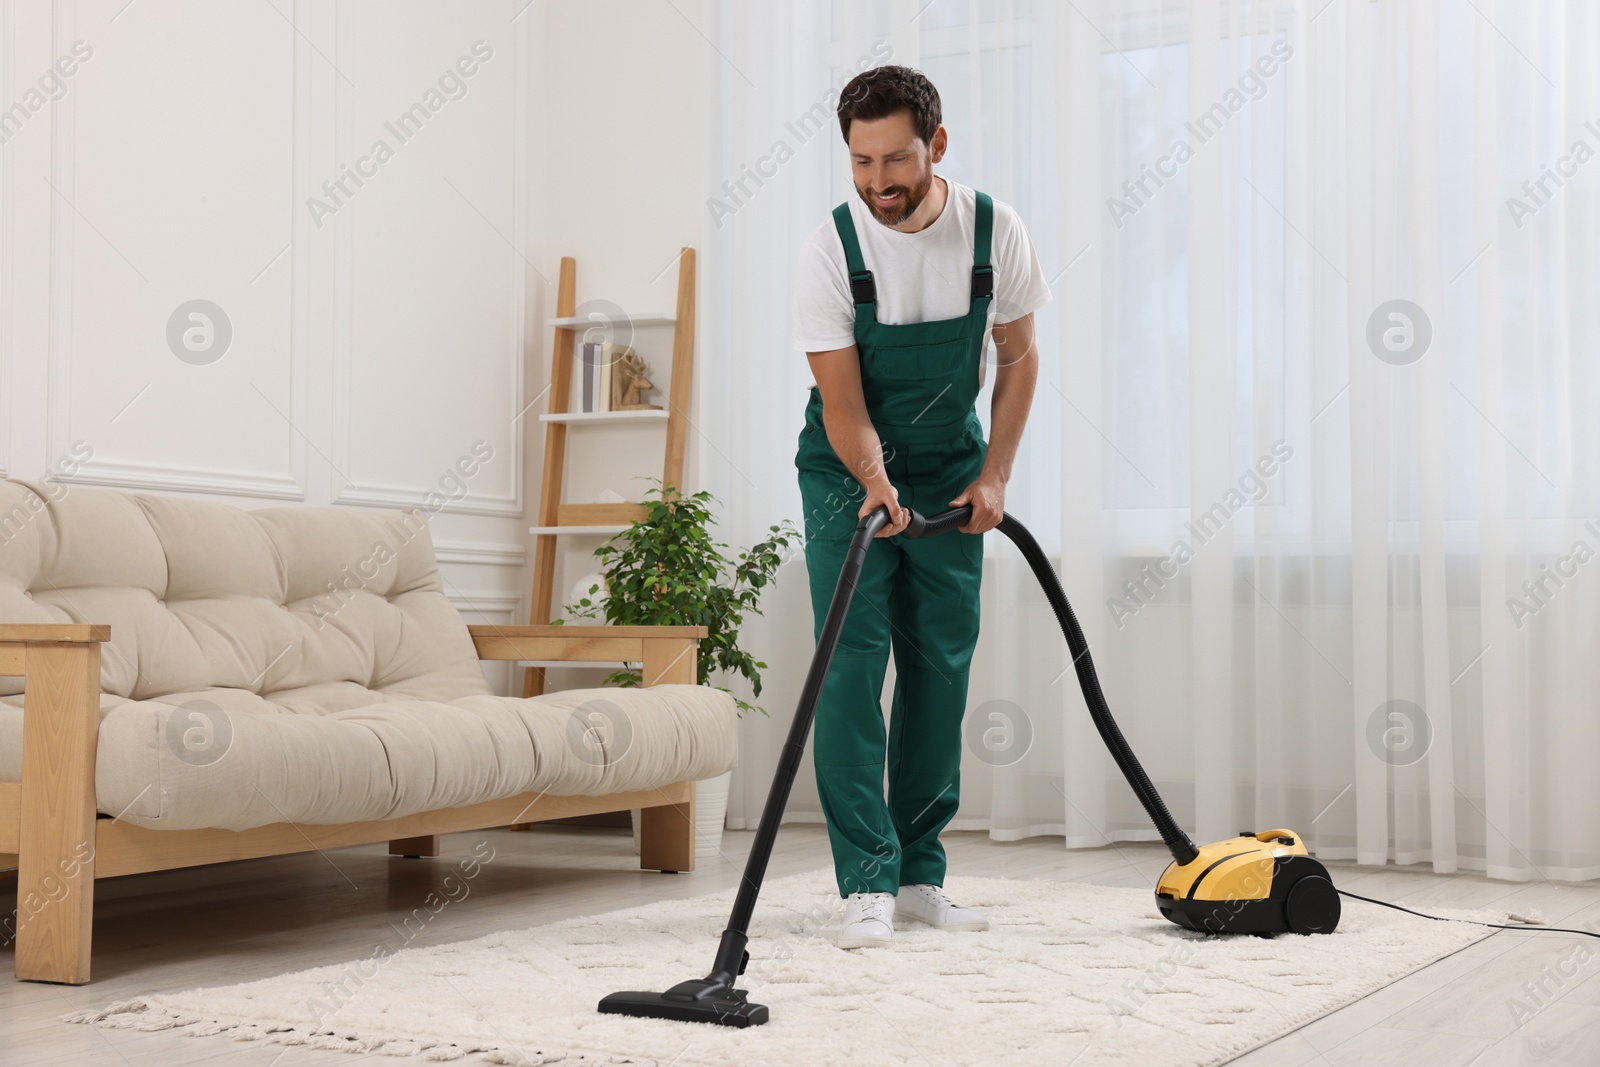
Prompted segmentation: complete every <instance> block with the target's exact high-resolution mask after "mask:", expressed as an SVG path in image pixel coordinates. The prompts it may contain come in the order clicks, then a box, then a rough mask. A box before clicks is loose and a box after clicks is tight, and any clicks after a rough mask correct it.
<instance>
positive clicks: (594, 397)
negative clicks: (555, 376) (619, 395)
mask: <svg viewBox="0 0 1600 1067" xmlns="http://www.w3.org/2000/svg"><path fill="white" fill-rule="evenodd" d="M582 385H583V392H582V394H581V395H582V399H581V400H580V403H579V406H580V408H581V410H583V411H585V412H592V411H599V410H600V408H599V400H600V344H599V342H597V341H585V342H584V343H583V382H582Z"/></svg>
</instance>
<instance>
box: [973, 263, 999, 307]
mask: <svg viewBox="0 0 1600 1067" xmlns="http://www.w3.org/2000/svg"><path fill="white" fill-rule="evenodd" d="M991 296H994V268H993V267H991V266H990V265H989V264H987V263H984V264H980V265H979V266H976V267H973V268H972V299H974V300H981V299H986V298H988V297H991Z"/></svg>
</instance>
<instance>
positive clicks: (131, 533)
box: [0, 481, 490, 703]
mask: <svg viewBox="0 0 1600 1067" xmlns="http://www.w3.org/2000/svg"><path fill="white" fill-rule="evenodd" d="M0 620H3V621H6V622H94V623H109V624H110V625H111V642H110V644H109V645H107V646H106V648H105V649H104V652H103V655H102V657H101V660H102V664H101V689H102V690H103V691H104V692H106V693H110V694H112V695H114V696H120V697H127V698H129V699H132V700H151V699H155V698H157V697H161V696H164V695H166V694H168V693H187V692H195V691H198V690H203V689H210V688H213V687H221V688H229V689H243V690H246V691H248V692H251V693H255V694H257V695H259V696H261V697H264V698H265V699H266V700H267V701H268V702H269V703H271V702H272V700H273V695H274V694H275V693H278V692H280V691H285V690H295V689H301V688H304V687H306V686H313V685H325V684H331V683H350V684H353V685H354V686H356V687H358V688H360V689H365V690H369V691H370V692H371V693H374V694H377V695H378V697H377V698H378V699H382V698H384V697H405V698H414V699H424V700H453V699H455V698H457V697H462V696H467V695H471V694H476V693H483V694H486V693H488V692H489V691H490V690H489V684H488V681H487V680H486V679H485V677H484V674H483V670H482V668H481V667H480V666H479V664H478V660H477V654H476V653H475V652H474V650H473V646H472V638H471V637H470V636H469V635H468V633H467V628H466V625H465V624H464V623H463V622H462V621H461V616H460V615H459V614H458V613H457V612H456V610H455V608H454V607H452V606H451V604H450V601H449V600H448V599H446V598H445V595H444V588H443V584H442V582H441V581H440V578H439V568H438V565H437V563H435V561H434V556H433V542H432V541H431V540H430V538H429V536H428V526H427V522H426V519H425V518H424V516H423V514H422V513H421V512H420V511H417V510H415V509H412V510H408V511H404V512H388V511H370V512H369V511H359V512H358V511H353V510H348V509H340V508H267V509H263V510H260V511H245V510H242V509H240V508H236V507H231V506H229V505H227V504H217V503H211V502H208V501H202V500H188V499H175V498H170V497H160V496H151V495H146V494H132V493H119V492H116V491H113V490H107V489H92V488H85V487H81V486H70V487H68V486H65V485H62V484H59V483H57V484H54V485H52V484H49V483H24V482H16V481H8V482H0ZM0 686H4V687H7V688H0V693H19V692H21V691H22V683H21V681H20V679H15V678H11V679H4V680H0Z"/></svg>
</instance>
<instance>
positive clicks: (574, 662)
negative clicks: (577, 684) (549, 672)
mask: <svg viewBox="0 0 1600 1067" xmlns="http://www.w3.org/2000/svg"><path fill="white" fill-rule="evenodd" d="M517 665H518V666H519V667H593V668H597V669H599V670H606V671H614V670H617V669H618V668H621V667H626V666H627V665H628V664H627V662H626V661H624V660H620V659H582V660H579V659H524V660H518V661H517Z"/></svg>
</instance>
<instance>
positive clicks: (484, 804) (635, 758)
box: [0, 481, 737, 983]
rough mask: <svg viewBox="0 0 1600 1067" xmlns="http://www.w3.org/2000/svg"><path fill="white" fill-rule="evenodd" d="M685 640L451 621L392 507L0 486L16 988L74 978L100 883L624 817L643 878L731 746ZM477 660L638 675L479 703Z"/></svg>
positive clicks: (685, 830)
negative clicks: (621, 681)
mask: <svg viewBox="0 0 1600 1067" xmlns="http://www.w3.org/2000/svg"><path fill="white" fill-rule="evenodd" d="M701 636H704V630H703V629H702V628H698V627H593V626H591V627H557V626H532V627H530V626H472V627H469V626H468V625H466V623H465V622H463V621H462V619H461V616H460V615H459V614H458V613H457V612H456V609H455V608H454V607H452V606H451V603H450V601H449V600H448V599H447V598H446V596H445V592H444V586H443V582H442V580H441V577H440V574H439V568H438V565H437V563H436V561H435V559H434V554H433V546H432V542H431V540H430V539H429V535H428V529H427V525H426V521H425V518H424V516H423V515H422V514H421V513H420V512H416V511H407V512H381V511H365V510H361V511H356V510H345V509H333V508H270V509H264V510H255V511H246V510H243V509H239V508H235V507H230V506H227V505H223V504H216V503H208V502H203V501H197V500H191V499H174V498H171V497H162V496H150V495H139V494H129V493H121V492H116V491H112V490H105V489H94V488H87V487H82V486H76V485H70V486H69V485H67V484H64V483H50V482H43V483H27V482H17V481H0V867H8V866H11V865H12V862H7V861H13V862H14V864H15V866H16V868H17V900H18V903H17V909H16V912H15V915H14V916H12V917H11V920H10V921H9V922H8V923H4V924H0V939H9V937H10V936H13V935H14V936H15V939H16V945H17V948H16V974H17V977H18V978H27V979H38V980H45V981H55V982H71V983H82V982H86V981H88V979H89V955H90V927H91V918H92V914H93V896H94V881H95V879H96V878H105V877H111V876H115V875H121V874H132V873H137V872H141V871H152V870H163V869H168V868H174V867H184V866H193V865H197V864H204V863H215V862H219V861H224V860H234V859H244V858H250V857H256V856H266V855H277V854H282V853H289V852H299V851H307V850H311V849H325V848H330V847H338V846H343V845H351V844H360V843H372V842H382V841H388V842H390V843H391V848H390V851H391V852H394V853H397V854H404V855H437V853H438V835H439V834H441V833H448V832H453V831H459V830H470V829H482V828H486V827H494V826H505V825H508V824H513V823H515V824H524V823H529V822H535V821H539V820H542V819H553V818H561V817H565V816H571V815H580V814H588V813H598V812H606V811H618V810H623V809H629V808H640V809H642V811H643V827H642V838H643V842H642V848H641V866H643V867H646V868H652V869H661V870H692V869H693V866H694V841H693V833H692V828H693V823H694V811H693V803H694V799H693V798H694V788H693V783H694V782H695V781H697V780H700V779H704V778H710V777H714V776H716V775H718V774H721V773H722V772H723V771H726V770H728V769H729V768H731V767H732V766H733V765H734V763H735V762H736V756H737V748H736V740H735V724H736V711H735V707H734V704H733V701H732V699H731V698H730V697H729V696H728V695H727V694H725V693H723V692H721V691H719V690H715V689H711V688H708V687H703V686H697V685H694V684H692V683H693V682H694V681H695V639H696V638H697V637H701ZM480 659H498V660H561V659H571V660H628V661H638V662H642V663H643V668H644V676H645V677H644V680H645V685H646V688H643V689H604V690H581V691H575V692H565V693H554V694H550V695H547V696H543V697H534V698H529V699H522V698H511V697H501V696H496V695H494V693H493V692H492V690H491V688H490V686H489V684H488V682H487V681H486V680H485V677H484V673H483V670H482V667H481V666H480V663H479V661H480ZM682 683H690V684H682Z"/></svg>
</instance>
